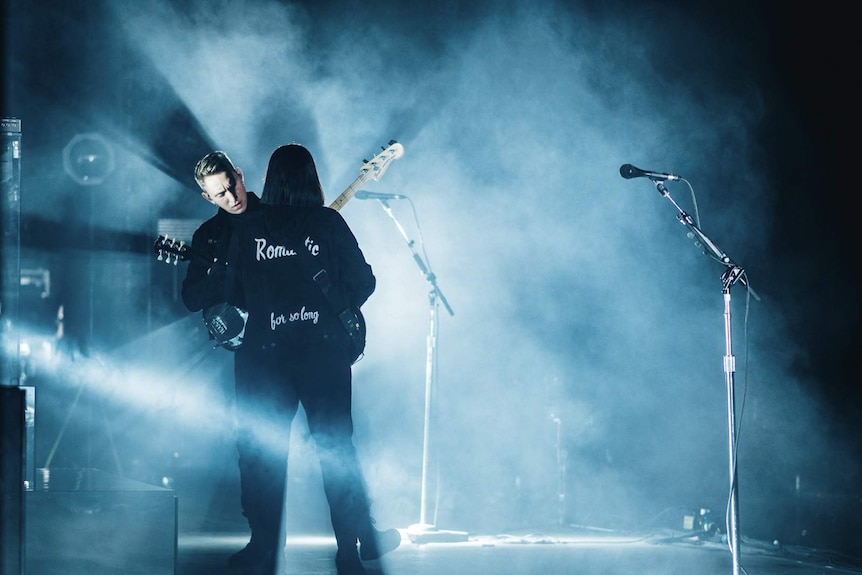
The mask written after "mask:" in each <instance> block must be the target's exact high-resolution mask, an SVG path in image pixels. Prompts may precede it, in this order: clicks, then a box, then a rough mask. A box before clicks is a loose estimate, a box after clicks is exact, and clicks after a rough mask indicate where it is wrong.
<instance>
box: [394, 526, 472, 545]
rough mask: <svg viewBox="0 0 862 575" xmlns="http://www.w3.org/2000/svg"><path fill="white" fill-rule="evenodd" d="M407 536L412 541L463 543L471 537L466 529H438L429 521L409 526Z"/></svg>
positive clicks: (417, 542) (419, 543)
mask: <svg viewBox="0 0 862 575" xmlns="http://www.w3.org/2000/svg"><path fill="white" fill-rule="evenodd" d="M407 537H408V538H409V539H410V542H411V543H415V544H417V545H421V544H423V543H463V542H464V541H467V539H468V538H469V534H468V533H467V532H466V531H451V530H448V529H438V528H437V527H435V526H434V525H429V524H428V523H414V524H413V525H411V526H409V527H408V528H407Z"/></svg>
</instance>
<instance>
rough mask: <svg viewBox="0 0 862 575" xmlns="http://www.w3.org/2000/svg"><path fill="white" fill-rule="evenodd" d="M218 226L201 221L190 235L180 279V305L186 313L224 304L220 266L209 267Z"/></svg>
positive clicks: (222, 277)
mask: <svg viewBox="0 0 862 575" xmlns="http://www.w3.org/2000/svg"><path fill="white" fill-rule="evenodd" d="M218 235H220V232H219V229H218V226H216V225H213V224H212V222H205V223H204V224H203V225H202V226H201V227H199V228H198V229H197V230H196V231H195V233H194V235H193V236H192V245H191V249H190V252H191V257H190V259H189V264H188V268H187V269H186V277H185V279H184V280H183V288H182V298H183V304H185V306H186V308H187V309H188V310H189V311H200V310H202V309H206V308H208V307H210V306H212V305H214V304H217V303H221V302H223V301H225V295H224V280H225V274H224V266H223V265H218V264H216V265H213V261H214V259H215V257H216V254H215V247H214V246H215V243H216V241H217V239H218Z"/></svg>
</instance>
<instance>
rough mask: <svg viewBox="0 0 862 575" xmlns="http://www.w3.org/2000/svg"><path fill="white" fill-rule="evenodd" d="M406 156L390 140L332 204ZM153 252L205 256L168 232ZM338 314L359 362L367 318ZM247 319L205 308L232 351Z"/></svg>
mask: <svg viewBox="0 0 862 575" xmlns="http://www.w3.org/2000/svg"><path fill="white" fill-rule="evenodd" d="M403 155H404V146H402V145H401V144H399V143H398V142H396V141H395V140H390V141H389V144H388V145H387V147H385V148H383V151H382V152H380V153H379V154H377V155H376V156H374V158H372V159H371V160H365V161H364V163H363V164H362V167H361V168H360V169H359V176H358V177H357V178H356V179H355V180H353V182H352V183H351V184H350V185H349V186H347V189H345V190H344V191H343V192H341V194H340V195H339V196H338V197H337V198H335V200H334V201H333V202H332V203H331V204H330V205H329V207H330V208H331V209H333V210H335V211H340V210H341V208H343V207H344V205H345V204H346V203H347V202H348V201H350V199H351V198H353V196H354V195H355V194H356V192H357V191H358V190H359V188H360V187H361V186H362V185H363V184H365V183H366V182H368V181H369V180H374V181H377V180H379V179H380V178H382V177H383V174H385V173H386V170H387V169H389V165H390V164H391V163H392V162H393V161H394V160H397V159H398V158H400V157H401V156H403ZM153 251H154V253H155V254H156V256H157V257H156V259H158V260H159V261H164V262H165V263H167V264H173V265H177V264H178V263H179V262H181V261H188V260H189V259H191V258H192V257H199V258H200V257H202V256H201V255H200V254H197V253H196V252H194V251H193V250H192V248H191V246H189V245H188V244H186V243H185V242H184V241H180V240H176V239H172V238H169V237H167V236H165V235H160V236H159V237H158V238H157V239H156V241H155V242H154V243H153ZM337 316H338V319H339V321H340V322H341V325H343V326H344V329H345V330H346V331H347V334H348V335H349V336H350V340H351V342H352V349H351V363H356V361H357V360H358V359H359V358H360V357H362V354H363V353H364V352H365V334H366V329H365V318H364V317H363V316H362V312H361V311H360V310H359V308H356V307H353V306H351V307H348V308H346V309H344V310H341V311H340V312H338V313H337ZM208 318H209V319H208ZM238 318H241V320H242V321H239V320H238ZM247 319H248V312H246V311H245V310H243V309H240V308H237V307H234V306H228V305H226V304H218V305H217V306H213V307H212V308H209V309H208V310H205V311H204V323H205V324H206V326H207V329H208V330H209V332H210V335H212V336H213V339H215V340H216V341H217V342H218V345H221V346H223V347H225V348H226V349H230V350H235V349H237V348H238V347H239V346H240V345H242V336H243V335H244V334H245V324H246V322H247Z"/></svg>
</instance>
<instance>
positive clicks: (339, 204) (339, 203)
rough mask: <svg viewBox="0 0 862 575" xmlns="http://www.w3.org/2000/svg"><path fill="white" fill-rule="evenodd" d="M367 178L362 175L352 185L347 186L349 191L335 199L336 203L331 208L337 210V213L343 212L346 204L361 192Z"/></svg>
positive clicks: (330, 205)
mask: <svg viewBox="0 0 862 575" xmlns="http://www.w3.org/2000/svg"><path fill="white" fill-rule="evenodd" d="M366 179H367V178H366V177H365V175H361V176H359V177H358V178H356V179H355V180H354V181H353V183H352V184H350V185H349V186H347V189H346V190H344V191H343V192H341V195H340V196H338V197H337V198H335V201H334V202H332V203H331V204H329V207H330V208H332V209H333V210H335V211H336V212H338V211H341V208H343V207H344V204H346V203H347V202H349V201H350V198H352V197H353V195H354V194H355V193H356V192H357V191H359V187H360V186H361V185H362V184H364V183H365V180H366Z"/></svg>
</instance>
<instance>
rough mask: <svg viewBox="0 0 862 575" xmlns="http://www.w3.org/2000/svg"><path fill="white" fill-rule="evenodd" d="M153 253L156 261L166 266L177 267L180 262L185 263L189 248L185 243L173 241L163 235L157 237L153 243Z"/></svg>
mask: <svg viewBox="0 0 862 575" xmlns="http://www.w3.org/2000/svg"><path fill="white" fill-rule="evenodd" d="M153 252H155V254H156V256H157V257H156V259H157V260H159V261H164V262H165V263H167V264H174V265H177V262H179V261H180V260H182V261H186V260H187V259H188V258H189V246H187V245H186V243H185V242H183V241H179V240H173V239H171V238H169V237H167V236H163V235H162V236H159V237H158V238H157V239H156V241H155V242H154V243H153Z"/></svg>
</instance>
